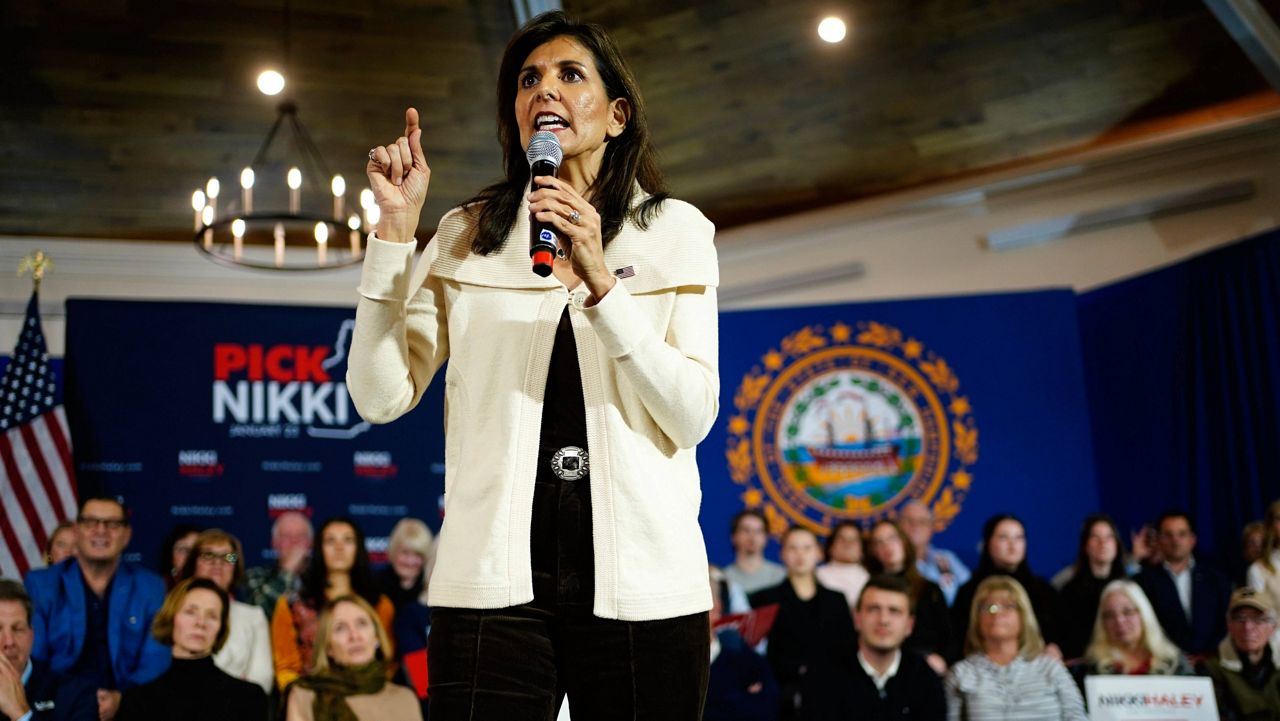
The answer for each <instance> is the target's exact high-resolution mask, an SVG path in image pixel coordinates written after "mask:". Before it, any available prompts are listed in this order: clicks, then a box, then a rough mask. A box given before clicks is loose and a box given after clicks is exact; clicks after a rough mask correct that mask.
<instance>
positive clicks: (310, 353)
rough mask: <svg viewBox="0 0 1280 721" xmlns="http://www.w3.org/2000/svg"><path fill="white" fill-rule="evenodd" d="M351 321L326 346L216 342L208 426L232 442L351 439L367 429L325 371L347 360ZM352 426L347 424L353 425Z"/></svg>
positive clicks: (343, 388)
mask: <svg viewBox="0 0 1280 721" xmlns="http://www.w3.org/2000/svg"><path fill="white" fill-rule="evenodd" d="M354 327H355V321H354V320H353V319H347V320H345V321H343V322H342V325H341V326H340V327H339V328H338V337H337V340H336V341H335V342H334V343H333V345H332V346H329V345H298V344H290V343H282V344H277V345H264V344H262V343H231V342H226V343H215V344H214V345H213V422H214V423H218V424H229V427H228V430H227V433H228V435H229V436H230V437H232V438H297V437H299V436H300V435H301V433H302V429H306V434H307V435H308V436H311V437H314V438H337V439H351V438H354V437H356V436H358V435H360V434H361V433H363V432H365V431H367V430H369V424H368V423H365V422H363V421H361V420H360V418H359V416H357V415H356V414H355V412H354V411H355V409H354V408H353V407H352V405H351V398H350V397H349V396H348V395H347V384H346V383H343V382H342V381H341V380H340V379H335V378H334V377H332V374H331V373H330V371H331V370H332V369H334V366H337V365H338V364H340V363H341V362H342V361H344V360H346V356H347V342H348V340H349V339H350V337H351V330H352V328H354ZM353 420H354V421H355V423H352V421H353Z"/></svg>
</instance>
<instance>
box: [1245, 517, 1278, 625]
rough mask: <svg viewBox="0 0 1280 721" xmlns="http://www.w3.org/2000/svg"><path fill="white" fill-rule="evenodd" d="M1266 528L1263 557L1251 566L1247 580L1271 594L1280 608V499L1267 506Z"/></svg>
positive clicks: (1250, 584) (1273, 601) (1253, 586)
mask: <svg viewBox="0 0 1280 721" xmlns="http://www.w3.org/2000/svg"><path fill="white" fill-rule="evenodd" d="M1265 530H1266V535H1265V536H1263V541H1262V558H1259V559H1258V560H1256V561H1254V562H1253V563H1252V564H1251V565H1250V566H1249V571H1248V573H1247V574H1245V580H1246V581H1247V583H1248V585H1249V587H1250V588H1253V589H1254V590H1257V591H1263V592H1265V593H1266V594H1267V595H1269V596H1271V603H1272V604H1273V605H1274V606H1275V607H1277V608H1280V500H1276V501H1272V502H1271V505H1269V506H1267V518H1266V529H1265Z"/></svg>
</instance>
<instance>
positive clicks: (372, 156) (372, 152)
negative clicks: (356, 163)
mask: <svg viewBox="0 0 1280 721" xmlns="http://www.w3.org/2000/svg"><path fill="white" fill-rule="evenodd" d="M369 160H372V161H373V162H375V163H376V162H378V149H377V148H373V149H372V150H370V151H369Z"/></svg>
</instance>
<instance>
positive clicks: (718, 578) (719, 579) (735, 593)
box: [707, 564, 751, 614]
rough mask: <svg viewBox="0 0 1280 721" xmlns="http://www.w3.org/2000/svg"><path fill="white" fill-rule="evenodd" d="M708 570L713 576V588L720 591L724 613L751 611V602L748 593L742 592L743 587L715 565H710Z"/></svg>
mask: <svg viewBox="0 0 1280 721" xmlns="http://www.w3.org/2000/svg"><path fill="white" fill-rule="evenodd" d="M707 570H708V572H710V574H711V586H712V588H719V589H720V603H721V604H723V605H722V606H721V612H722V613H729V614H733V613H746V612H748V611H750V610H751V601H749V600H748V599H747V592H746V591H743V590H742V586H739V585H738V584H736V583H734V582H733V581H730V580H729V577H728V576H726V575H724V570H723V569H721V568H720V567H719V566H716V565H715V564H708V566H707Z"/></svg>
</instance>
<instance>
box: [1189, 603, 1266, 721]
mask: <svg viewBox="0 0 1280 721" xmlns="http://www.w3.org/2000/svg"><path fill="white" fill-rule="evenodd" d="M1278 663H1280V641H1278V640H1277V639H1276V606H1275V605H1274V603H1273V602H1272V600H1271V596H1270V595H1269V594H1266V593H1263V592H1261V591H1258V590H1257V589H1254V588H1248V587H1246V588H1241V589H1237V590H1236V592H1235V593H1233V594H1232V595H1231V601H1230V603H1229V604H1228V606H1227V637H1226V638H1224V639H1223V640H1222V643H1220V644H1219V645H1218V656H1217V658H1209V659H1206V660H1205V661H1203V662H1202V664H1201V671H1202V672H1203V673H1204V674H1205V675H1207V676H1209V678H1211V679H1213V686H1214V694H1215V695H1216V696H1217V698H1218V718H1219V720H1220V721H1252V720H1253V719H1280V673H1277V672H1276V665H1277V664H1278Z"/></svg>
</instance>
